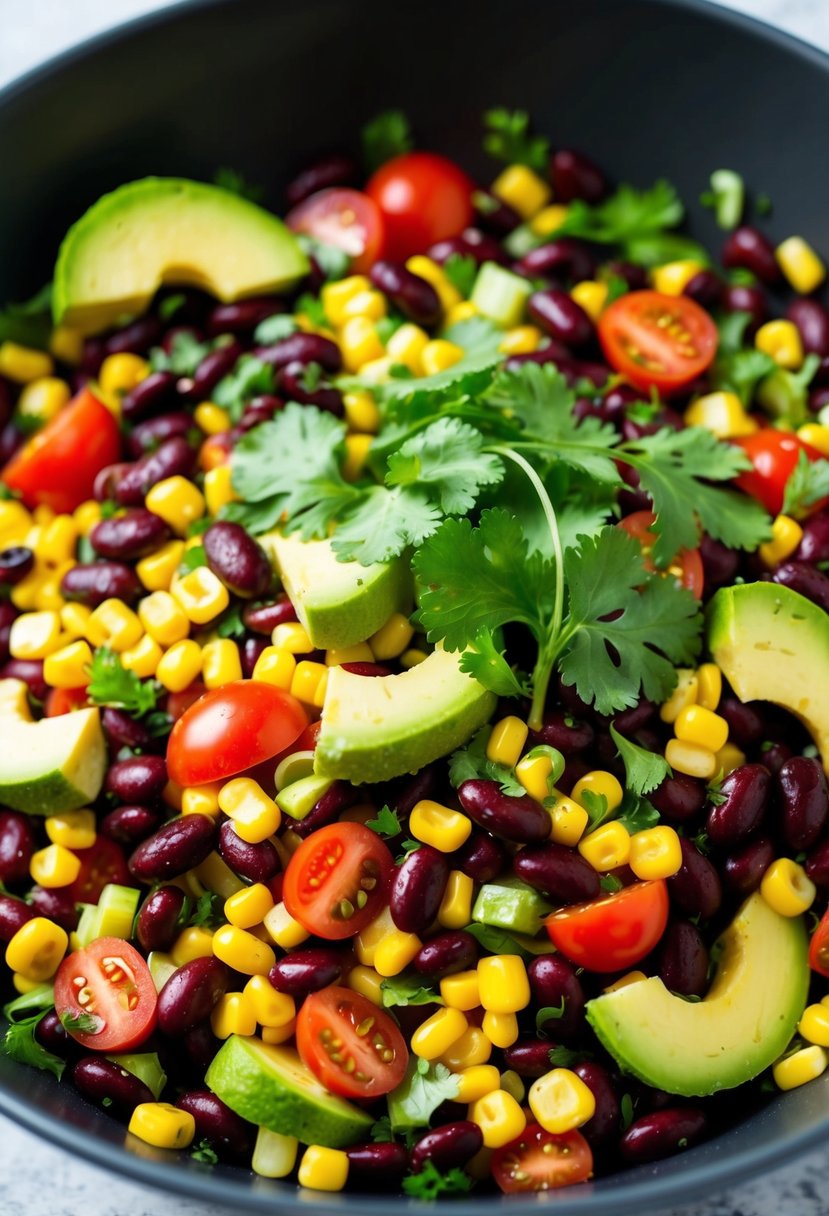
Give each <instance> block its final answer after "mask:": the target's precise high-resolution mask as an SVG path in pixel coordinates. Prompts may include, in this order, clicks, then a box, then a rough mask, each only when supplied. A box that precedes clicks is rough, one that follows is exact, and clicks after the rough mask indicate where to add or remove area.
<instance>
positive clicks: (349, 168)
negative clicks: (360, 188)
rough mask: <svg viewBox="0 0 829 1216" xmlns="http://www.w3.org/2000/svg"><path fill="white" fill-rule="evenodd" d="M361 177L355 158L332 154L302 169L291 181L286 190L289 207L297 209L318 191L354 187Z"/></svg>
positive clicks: (337, 153)
mask: <svg viewBox="0 0 829 1216" xmlns="http://www.w3.org/2000/svg"><path fill="white" fill-rule="evenodd" d="M360 177H361V174H360V170H359V168H358V166H357V163H356V161H355V160H354V159H353V157H351V156H349V155H348V154H347V153H346V152H330V153H329V154H328V155H327V156H321V157H320V158H319V159H318V160H316V161H314V163H313V164H312V165H309V166H308V167H307V168H305V169H301V170H300V172H299V173H297V175H296V177H294V178H292V179H291V181H290V182H289V184H288V186H287V187H286V189H285V198H286V200H287V202H288V206H289V207H296V205H297V204H298V203H301V202H302V201H303V200H304V199H306V198H308V197H309V195H311V194H316V193H317V191H318V190H328V189H330V188H331V187H332V186H353V185H355V184H356V183H357V182H359V180H360Z"/></svg>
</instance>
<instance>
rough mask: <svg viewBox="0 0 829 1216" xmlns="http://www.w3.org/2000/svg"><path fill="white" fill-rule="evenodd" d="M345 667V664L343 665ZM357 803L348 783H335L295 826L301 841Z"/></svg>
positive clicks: (352, 789)
mask: <svg viewBox="0 0 829 1216" xmlns="http://www.w3.org/2000/svg"><path fill="white" fill-rule="evenodd" d="M343 666H345V664H343ZM356 801H357V791H356V790H355V788H354V786H353V785H351V784H350V783H349V782H348V781H335V782H334V783H333V785H331V786H329V788H328V789H327V790H326V791H325V793H324V794H323V795H322V797H321V798H319V799H318V800H317V801H316V802H315V803H314V805H313V806H312V807H311V810H310V811H309V812H308V814H307V815H306V816H305V818H304V819H300V820H298V821H297V822H296V823H295V824H294V825H293V830H294V831H295V832H296V834H297V836H299V838H300V840H305V839H306V838H307V837H308V836H310V835H311V834H312V833H313V832H316V831H317V829H318V828H324V827H325V826H326V824H329V823H333V822H334V820H335V819H337V818H338V817H339V816H340V815H341V814H342V812H343V811H345V810H347V809H348V807H350V806H353V805H354V803H355V802H356Z"/></svg>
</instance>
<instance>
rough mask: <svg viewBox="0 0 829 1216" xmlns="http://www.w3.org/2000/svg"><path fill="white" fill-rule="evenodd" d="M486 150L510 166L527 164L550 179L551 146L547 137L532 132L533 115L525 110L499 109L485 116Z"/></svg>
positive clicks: (489, 111) (501, 107) (488, 112)
mask: <svg viewBox="0 0 829 1216" xmlns="http://www.w3.org/2000/svg"><path fill="white" fill-rule="evenodd" d="M484 127H485V129H486V133H485V135H484V151H485V152H488V153H489V155H490V156H493V157H495V159H496V160H502V161H504V162H505V163H506V164H508V165H527V166H528V167H529V168H530V169H533V170H534V171H535V172H536V173H539V174H543V175H545V176H546V173H547V166H548V163H549V160H550V144H549V142H548V140H547V139H546V138H545V137H544V136H543V135H534V134H533V133H532V131H531V124H530V116H529V114H527V112H526V111H525V110H507V109H505V108H504V107H503V106H499V107H497V108H496V109H494V110H487V112H486V114H485V115H484Z"/></svg>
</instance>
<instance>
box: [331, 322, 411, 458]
mask: <svg viewBox="0 0 829 1216" xmlns="http://www.w3.org/2000/svg"><path fill="white" fill-rule="evenodd" d="M401 328H405V326H401ZM393 337H394V334H393V335H392V338H393ZM390 344H391V338H390V339H389V345H390ZM387 349H388V348H387ZM395 361H396V362H402V360H395ZM343 408H344V409H345V420H346V423H347V424H348V429H349V430H350V431H357V432H361V433H365V434H368V435H376V434H377V432H378V431H379V429H380V411H379V410H378V408H377V404H376V402H375V400H374V398H373V397H372V395H371V393H369V392H366V391H365V390H360V391H357V392H353V393H344V394H343Z"/></svg>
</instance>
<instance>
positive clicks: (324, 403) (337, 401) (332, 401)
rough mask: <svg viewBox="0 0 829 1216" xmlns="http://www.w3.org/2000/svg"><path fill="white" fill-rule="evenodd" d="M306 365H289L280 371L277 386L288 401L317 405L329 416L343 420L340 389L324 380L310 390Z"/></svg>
mask: <svg viewBox="0 0 829 1216" xmlns="http://www.w3.org/2000/svg"><path fill="white" fill-rule="evenodd" d="M305 370H306V364H304V363H298V362H297V363H289V364H288V366H287V367H283V368H281V369H280V371H279V374H278V377H277V386H278V388H279V391H280V392H281V393H282V395H283V397H284V398H285V399H286V401H298V402H299V403H300V405H315V406H316V407H317V408H318V409H321V410H326V411H327V412H328V413H329V414H334V416H335V417H337V418H341V417H342V416H343V413H344V412H345V407H344V406H343V395H342V393H341V392H340V390H339V389H338V388H334V386H333V385H331V384H329V383H327V382H326V381H324V380H322V381H320V382H319V384H316V385H315V387H314V388H308V387H307V385H306V379H305Z"/></svg>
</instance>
